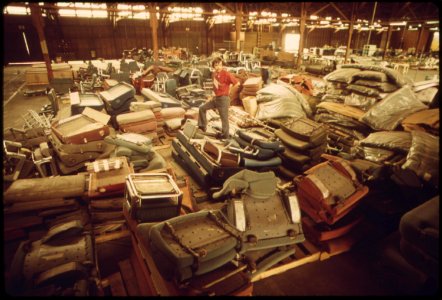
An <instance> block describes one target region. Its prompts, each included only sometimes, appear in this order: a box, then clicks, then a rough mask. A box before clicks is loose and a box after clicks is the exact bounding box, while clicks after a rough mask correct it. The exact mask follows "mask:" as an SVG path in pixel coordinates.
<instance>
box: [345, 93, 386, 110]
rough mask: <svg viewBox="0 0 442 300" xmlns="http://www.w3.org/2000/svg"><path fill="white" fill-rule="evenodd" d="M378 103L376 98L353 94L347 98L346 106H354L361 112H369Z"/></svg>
mask: <svg viewBox="0 0 442 300" xmlns="http://www.w3.org/2000/svg"><path fill="white" fill-rule="evenodd" d="M377 101H378V99H377V98H375V97H370V96H365V95H361V94H357V93H351V94H350V95H348V96H345V99H344V104H345V105H349V106H354V107H356V108H358V109H360V110H363V111H367V110H369V109H370V108H371V107H372V106H373V105H374V104H375V103H376V102H377Z"/></svg>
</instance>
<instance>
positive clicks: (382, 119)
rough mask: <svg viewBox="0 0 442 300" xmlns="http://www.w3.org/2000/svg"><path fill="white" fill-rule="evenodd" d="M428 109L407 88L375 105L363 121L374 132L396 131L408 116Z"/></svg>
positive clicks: (363, 117)
mask: <svg viewBox="0 0 442 300" xmlns="http://www.w3.org/2000/svg"><path fill="white" fill-rule="evenodd" d="M426 108H428V107H427V106H426V105H424V104H422V102H420V101H419V100H417V99H416V96H415V95H414V93H413V92H412V90H411V89H410V88H409V87H407V86H405V87H402V88H400V89H399V90H397V91H396V92H394V93H391V94H390V95H388V96H387V97H386V98H385V99H383V100H381V101H380V102H378V103H377V104H375V105H373V107H371V108H370V109H369V110H368V111H367V112H366V113H365V114H364V115H363V116H362V117H361V121H363V122H364V123H366V124H367V125H369V126H370V127H371V128H373V129H374V130H390V131H391V130H394V129H395V128H396V127H397V126H398V125H399V123H400V122H401V121H402V120H403V119H405V118H406V117H407V116H409V115H411V114H413V113H415V112H418V111H421V110H424V109H426Z"/></svg>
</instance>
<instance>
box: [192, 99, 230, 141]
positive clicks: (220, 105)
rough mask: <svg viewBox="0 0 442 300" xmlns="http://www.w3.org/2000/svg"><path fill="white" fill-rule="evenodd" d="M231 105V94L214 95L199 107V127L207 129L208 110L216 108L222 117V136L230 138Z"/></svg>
mask: <svg viewBox="0 0 442 300" xmlns="http://www.w3.org/2000/svg"><path fill="white" fill-rule="evenodd" d="M229 105H230V99H229V96H218V97H214V98H213V99H212V100H210V101H208V102H206V103H204V104H203V105H201V106H200V107H199V112H198V127H200V128H202V129H204V130H206V127H207V116H206V112H207V111H208V110H209V109H214V108H216V109H217V110H218V113H219V116H220V118H221V126H222V138H224V139H227V138H229Z"/></svg>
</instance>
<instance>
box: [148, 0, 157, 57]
mask: <svg viewBox="0 0 442 300" xmlns="http://www.w3.org/2000/svg"><path fill="white" fill-rule="evenodd" d="M149 15H150V28H151V29H152V44H153V59H154V61H155V62H158V19H157V11H156V3H155V2H153V3H151V4H150V6H149Z"/></svg>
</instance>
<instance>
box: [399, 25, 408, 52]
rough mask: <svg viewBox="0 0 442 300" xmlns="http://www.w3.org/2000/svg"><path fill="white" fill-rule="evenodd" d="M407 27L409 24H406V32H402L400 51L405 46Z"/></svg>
mask: <svg viewBox="0 0 442 300" xmlns="http://www.w3.org/2000/svg"><path fill="white" fill-rule="evenodd" d="M407 26H408V24H405V26H404V32H402V36H401V44H400V46H399V49H402V46H403V44H404V38H405V32H406V31H407Z"/></svg>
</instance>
